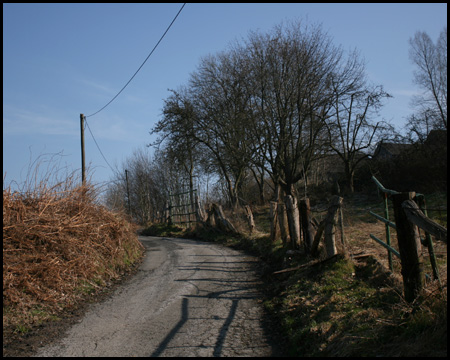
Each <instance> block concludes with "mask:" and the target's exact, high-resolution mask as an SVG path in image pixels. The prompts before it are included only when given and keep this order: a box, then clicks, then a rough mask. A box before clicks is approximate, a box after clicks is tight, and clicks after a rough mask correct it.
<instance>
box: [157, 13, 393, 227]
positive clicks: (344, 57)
mask: <svg viewBox="0 0 450 360" xmlns="http://www.w3.org/2000/svg"><path fill="white" fill-rule="evenodd" d="M387 97H389V95H388V94H387V93H386V92H385V91H384V90H383V88H382V87H381V86H373V85H370V84H369V83H368V81H367V79H366V77H365V66H364V63H363V61H362V59H361V57H360V56H359V54H358V53H357V52H356V51H354V52H351V53H348V54H347V53H345V52H344V51H343V50H342V49H341V48H340V47H336V46H335V45H333V44H332V41H331V39H330V37H329V36H327V35H326V34H325V33H323V31H322V30H321V28H320V27H319V26H310V25H303V24H302V23H298V22H295V23H290V24H288V25H283V24H282V25H279V26H276V27H275V28H274V29H273V30H272V31H271V32H269V33H266V34H263V33H258V32H253V33H250V35H249V36H248V39H246V40H245V41H242V42H240V43H239V42H236V43H235V44H234V45H233V46H230V47H229V49H228V50H226V51H223V52H221V53H219V54H216V55H210V56H208V57H205V58H203V59H202V60H201V61H200V64H199V66H198V68H197V70H196V71H195V72H194V73H193V74H192V75H191V77H190V80H189V83H188V84H187V85H185V86H184V87H182V88H180V89H179V90H178V91H172V95H171V96H169V97H168V98H167V99H166V101H165V104H164V109H163V117H162V119H161V120H160V121H159V122H158V123H157V124H156V126H155V127H154V129H153V133H158V134H159V135H160V137H159V138H158V140H157V141H156V143H155V144H158V145H161V144H163V143H164V146H165V148H166V149H170V151H169V152H170V153H171V156H172V157H173V159H176V161H177V162H179V163H181V164H183V165H184V167H185V169H186V173H187V174H188V175H189V176H190V178H191V184H192V176H193V171H194V169H195V168H196V166H199V164H201V166H202V168H203V169H209V171H215V172H216V173H217V174H219V175H220V176H221V178H222V179H223V180H224V182H225V183H226V186H227V191H228V195H229V198H230V199H231V203H232V205H233V206H238V204H239V202H240V198H242V197H245V194H242V184H243V179H244V178H245V177H246V176H247V175H248V173H250V172H253V174H254V177H255V181H257V182H258V183H259V182H261V183H263V181H264V176H265V175H268V176H270V180H271V183H272V184H273V185H274V200H275V201H277V202H278V201H280V200H282V199H283V200H284V199H285V200H286V201H288V199H290V198H292V197H296V193H295V185H296V184H297V183H298V182H299V181H300V180H304V179H305V177H306V174H307V172H308V170H309V169H310V168H311V166H312V164H314V162H315V161H317V160H318V159H320V158H321V157H323V156H325V155H326V154H328V153H329V152H330V151H334V152H335V153H336V154H338V155H339V157H340V159H341V160H342V162H343V164H344V168H345V171H346V176H347V180H348V184H349V187H350V189H349V190H350V191H353V175H354V171H355V167H356V165H357V162H359V161H362V159H363V158H364V156H361V154H363V151H364V150H365V149H368V148H369V147H370V146H371V145H372V144H373V142H374V141H375V138H376V137H377V136H379V135H380V134H382V130H384V129H385V128H386V124H385V123H383V122H377V123H374V122H373V121H372V120H373V119H372V118H371V116H372V115H373V114H374V112H376V110H377V109H378V108H379V107H380V106H381V104H382V101H383V100H384V99H385V98H387ZM367 154H369V153H368V152H367ZM288 219H291V217H290V216H289V217H288ZM289 221H291V220H289ZM291 225H292V224H289V228H291Z"/></svg>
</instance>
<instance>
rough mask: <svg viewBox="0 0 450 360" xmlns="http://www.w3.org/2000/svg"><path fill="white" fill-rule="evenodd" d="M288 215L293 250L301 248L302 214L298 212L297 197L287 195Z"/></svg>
mask: <svg viewBox="0 0 450 360" xmlns="http://www.w3.org/2000/svg"><path fill="white" fill-rule="evenodd" d="M284 201H285V203H286V213H287V218H288V225H289V235H290V238H291V241H290V243H291V246H292V248H293V249H295V248H299V247H300V214H299V212H298V206H297V199H296V197H295V196H292V195H286V197H285V200H284Z"/></svg>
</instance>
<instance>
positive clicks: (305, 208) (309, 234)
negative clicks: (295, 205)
mask: <svg viewBox="0 0 450 360" xmlns="http://www.w3.org/2000/svg"><path fill="white" fill-rule="evenodd" d="M300 221H301V223H302V231H303V239H304V240H305V250H306V253H307V254H309V253H310V252H311V248H312V244H313V242H314V236H315V235H316V230H315V229H314V226H313V225H312V216H311V208H310V205H309V198H304V199H301V200H300Z"/></svg>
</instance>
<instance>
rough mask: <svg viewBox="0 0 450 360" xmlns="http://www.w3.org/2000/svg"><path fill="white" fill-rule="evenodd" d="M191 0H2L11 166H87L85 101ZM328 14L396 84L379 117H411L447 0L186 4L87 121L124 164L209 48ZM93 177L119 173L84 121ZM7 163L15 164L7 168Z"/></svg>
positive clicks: (329, 27) (373, 76)
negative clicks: (417, 59) (20, 0)
mask: <svg viewBox="0 0 450 360" xmlns="http://www.w3.org/2000/svg"><path fill="white" fill-rule="evenodd" d="M181 6H182V4H181V3H179V4H176V3H168V4H3V175H4V180H5V183H7V184H8V183H9V182H11V181H13V180H14V181H17V182H21V181H24V180H25V177H26V175H27V169H28V165H29V163H30V157H31V158H32V160H34V159H36V157H37V156H39V155H41V154H55V153H62V154H63V155H64V156H63V157H62V158H61V164H62V166H67V167H68V168H70V169H72V170H76V169H79V168H80V167H81V160H80V158H81V156H80V113H83V114H85V115H90V114H92V113H94V112H96V111H97V110H99V109H100V108H102V107H103V106H104V105H105V104H106V103H108V102H109V101H110V100H111V99H112V97H113V96H114V95H115V94H116V93H117V92H118V91H119V90H120V89H121V88H122V87H123V86H124V85H125V83H126V82H127V81H128V80H129V79H130V77H131V76H132V75H133V74H134V73H135V71H136V70H137V69H138V67H139V66H140V65H141V64H142V62H143V61H144V59H145V58H146V57H147V55H148V54H149V53H150V51H151V50H152V49H153V47H154V46H155V44H156V43H157V41H158V40H159V38H160V37H161V35H162V34H163V33H164V31H165V30H166V28H167V26H168V25H169V24H170V22H171V21H172V19H173V18H174V16H175V15H176V13H177V12H178V11H179V9H180V8H181ZM287 19H289V20H291V19H302V20H303V21H307V22H308V23H320V24H322V27H323V30H325V31H327V32H328V34H329V35H330V36H331V37H332V38H333V41H334V44H335V45H342V47H343V48H344V49H346V50H351V49H354V48H357V49H358V50H359V51H360V52H361V55H362V56H364V58H365V60H366V62H367V73H368V76H369V79H370V80H371V81H372V82H374V83H375V84H379V85H383V86H384V89H385V90H386V91H387V92H389V93H390V94H391V95H393V96H394V98H393V99H390V100H388V102H387V103H386V105H385V106H384V108H383V109H382V111H381V113H380V118H384V119H386V120H390V121H391V122H392V124H393V125H395V126H396V127H397V128H398V129H401V128H402V127H403V126H404V124H405V118H406V117H407V116H408V115H409V114H411V107H410V102H411V97H412V96H413V95H414V94H416V93H418V92H420V89H419V88H417V86H415V85H414V84H413V71H414V67H413V65H412V63H411V62H410V60H409V57H408V49H409V44H408V40H409V38H410V37H413V36H414V33H415V32H416V31H425V32H427V33H428V34H429V35H430V37H431V38H432V39H433V41H436V39H437V38H438V35H439V33H440V31H441V30H442V29H443V28H444V27H445V26H447V4H429V3H427V4H416V3H413V4H404V3H402V4H320V3H319V4H294V3H289V4H269V3H262V4H255V3H252V4H216V3H214V4H205V3H197V4H189V3H188V4H187V5H186V6H185V7H184V9H183V11H182V12H181V14H180V15H179V17H178V19H177V20H176V22H175V23H174V24H173V26H172V28H171V29H170V30H169V32H168V33H167V35H166V36H165V38H164V39H163V41H162V42H161V43H160V45H159V47H158V48H157V49H156V51H155V52H154V53H153V55H152V56H151V57H150V58H149V60H148V61H147V62H146V64H145V65H144V67H143V68H142V69H141V70H140V72H139V73H138V74H137V75H136V77H135V78H134V79H133V81H132V82H131V83H130V84H129V85H128V87H127V88H126V89H125V90H124V91H123V92H122V93H121V94H120V95H119V97H118V98H117V99H116V100H115V101H114V102H112V103H111V104H110V105H109V106H108V107H107V108H105V109H104V110H103V111H101V112H99V113H98V114H97V115H95V116H92V117H89V118H88V123H89V125H90V128H91V129H92V131H93V133H94V136H95V138H96V140H97V142H98V144H99V146H100V148H101V149H102V151H103V154H104V155H105V157H106V158H107V160H108V162H109V163H110V164H111V165H112V166H113V167H114V166H115V164H121V163H122V161H123V160H124V159H125V158H127V157H128V156H130V155H131V154H132V152H133V150H135V149H137V148H142V147H144V146H145V145H146V144H148V143H149V142H151V141H153V140H155V136H153V137H151V136H150V135H149V131H150V130H151V129H152V127H153V126H154V125H155V124H156V122H157V121H158V120H159V119H160V118H161V110H162V107H163V100H164V99H166V98H167V97H168V96H169V92H168V89H177V88H178V87H179V86H181V85H184V84H186V83H187V80H188V78H189V75H190V73H192V72H193V71H195V69H196V66H197V65H198V64H199V60H200V58H201V57H203V56H206V55H208V54H215V53H217V52H219V51H222V50H225V49H226V48H227V46H228V44H229V43H230V42H231V41H233V40H235V39H241V38H246V37H247V35H248V32H249V31H250V30H260V31H263V32H265V31H269V30H270V29H272V28H273V26H275V25H277V24H279V23H280V22H281V21H283V20H287ZM85 136H86V162H87V164H90V165H91V168H92V169H93V170H94V172H93V177H92V179H93V180H94V182H98V183H99V182H104V181H108V180H109V179H110V177H111V175H112V171H111V169H110V168H109V166H108V165H107V164H106V163H105V161H104V160H103V158H102V156H101V154H100V153H99V151H98V150H97V147H96V146H95V143H94V141H93V139H92V137H91V135H90V134H89V132H88V131H86V134H85ZM5 174H6V176H5Z"/></svg>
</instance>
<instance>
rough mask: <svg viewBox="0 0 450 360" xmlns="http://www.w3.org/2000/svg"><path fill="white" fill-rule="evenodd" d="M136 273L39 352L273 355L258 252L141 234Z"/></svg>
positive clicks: (123, 354) (77, 354) (97, 354)
mask: <svg viewBox="0 0 450 360" xmlns="http://www.w3.org/2000/svg"><path fill="white" fill-rule="evenodd" d="M140 240H141V241H142V243H143V244H144V245H145V247H146V249H147V253H146V257H145V259H144V261H143V263H142V264H141V267H140V269H139V271H138V273H137V274H136V275H135V276H134V277H132V278H131V279H130V280H129V281H127V282H125V283H124V284H123V285H122V286H121V287H120V288H119V289H117V291H116V292H115V293H114V295H113V296H112V297H111V298H110V299H108V300H107V301H105V302H102V303H99V304H96V305H94V306H92V307H91V308H90V309H89V311H88V312H87V313H86V314H85V316H84V317H83V319H82V320H81V321H80V322H79V323H77V324H75V325H74V326H73V327H72V328H71V329H70V330H69V331H68V332H67V334H66V336H65V337H64V338H63V339H62V340H60V341H58V342H57V343H55V344H51V345H49V346H46V347H44V348H42V349H40V350H39V352H38V353H37V356H120V357H121V356H174V357H175V356H176V357H178V356H255V357H259V356H271V355H273V354H274V352H273V349H272V347H271V346H270V345H269V342H268V339H267V337H266V332H265V331H264V328H263V321H262V320H263V310H262V307H261V304H260V303H259V302H258V299H259V298H260V295H259V293H258V289H257V286H258V281H259V280H258V278H257V275H256V273H255V272H254V271H253V269H252V268H253V266H254V265H255V262H256V259H255V258H252V257H250V256H247V255H245V254H243V253H241V252H238V251H235V250H232V249H229V248H226V247H222V246H219V245H216V244H211V243H206V242H200V241H194V240H184V239H173V238H155V237H140Z"/></svg>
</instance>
